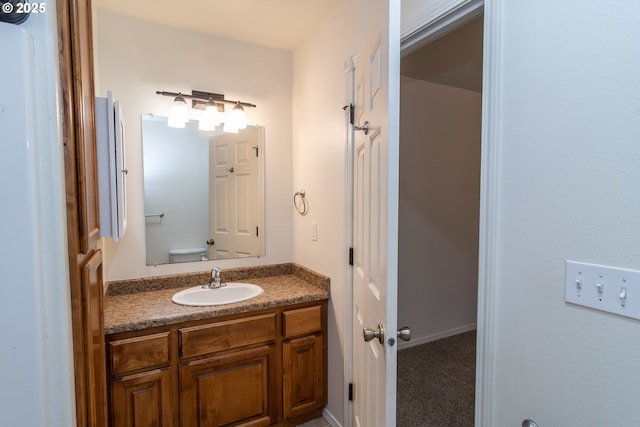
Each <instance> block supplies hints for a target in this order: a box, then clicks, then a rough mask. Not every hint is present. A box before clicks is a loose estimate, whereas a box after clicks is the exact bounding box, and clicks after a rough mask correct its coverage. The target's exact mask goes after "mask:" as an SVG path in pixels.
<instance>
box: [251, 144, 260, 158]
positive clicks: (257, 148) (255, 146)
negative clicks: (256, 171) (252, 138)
mask: <svg viewBox="0 0 640 427" xmlns="http://www.w3.org/2000/svg"><path fill="white" fill-rule="evenodd" d="M251 148H253V149H254V150H256V157H258V150H260V147H258V146H257V145H254V146H253V147H251Z"/></svg>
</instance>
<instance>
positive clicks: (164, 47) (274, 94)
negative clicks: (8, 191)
mask: <svg viewBox="0 0 640 427" xmlns="http://www.w3.org/2000/svg"><path fill="white" fill-rule="evenodd" d="M97 26H98V28H97V32H98V37H97V38H98V46H97V51H98V76H99V79H100V80H99V82H98V83H99V94H100V95H101V96H105V94H106V91H107V90H111V91H113V94H114V97H115V99H118V100H120V101H121V103H122V108H123V111H124V114H125V121H126V135H125V136H126V152H127V168H128V170H129V174H128V180H127V202H128V215H129V217H128V218H129V223H128V227H127V232H126V235H125V237H124V238H123V239H122V240H121V241H120V242H118V243H116V244H114V243H113V242H111V240H110V238H106V239H103V246H104V253H105V279H106V280H115V279H123V278H134V277H143V276H153V275H162V274H174V273H181V272H188V271H204V270H207V269H209V268H211V267H213V266H214V265H215V266H219V267H221V268H228V267H235V266H243V265H260V264H273V263H279V262H289V261H291V260H292V258H293V255H292V227H291V220H292V208H291V195H292V187H291V182H292V159H291V153H292V148H291V125H292V124H291V120H292V119H291V102H292V100H291V93H292V87H291V78H292V65H291V53H290V52H286V51H281V50H276V49H269V48H263V47H259V46H254V45H248V44H244V43H238V42H233V41H230V40H226V39H220V38H216V37H212V36H208V35H203V34H199V33H194V32H189V31H185V30H180V29H176V28H172V27H168V26H164V25H159V24H153V23H149V22H144V21H140V20H136V19H133V18H128V17H124V16H121V15H117V14H113V13H110V12H105V11H98V18H97ZM192 89H196V90H204V91H209V92H217V93H224V94H225V96H226V97H227V98H228V99H241V100H243V101H249V102H252V103H254V104H256V105H257V108H254V109H247V118H248V122H249V123H254V124H260V125H263V126H265V127H266V132H265V134H266V137H265V175H266V179H265V181H266V185H265V187H266V190H265V200H266V256H264V257H261V258H246V259H239V260H222V261H208V262H197V263H182V264H171V265H159V266H157V267H153V266H146V262H145V234H144V233H145V223H144V206H143V180H142V151H141V150H142V147H141V119H140V115H141V114H147V113H153V114H158V115H164V116H166V115H167V114H168V112H169V108H170V104H171V99H170V98H168V97H161V96H159V95H156V94H155V91H156V90H166V91H171V92H178V91H181V92H184V93H190V92H191V90H192ZM203 242H204V240H203Z"/></svg>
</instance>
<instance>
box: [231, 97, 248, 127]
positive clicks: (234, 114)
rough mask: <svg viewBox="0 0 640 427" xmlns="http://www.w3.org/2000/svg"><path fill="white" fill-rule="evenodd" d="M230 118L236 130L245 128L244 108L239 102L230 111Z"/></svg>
mask: <svg viewBox="0 0 640 427" xmlns="http://www.w3.org/2000/svg"><path fill="white" fill-rule="evenodd" d="M231 118H232V119H231V120H232V121H233V123H234V124H235V127H236V128H238V129H245V128H246V127H247V116H246V115H245V114H244V108H242V105H240V103H239V102H238V103H236V105H235V106H234V107H233V110H231Z"/></svg>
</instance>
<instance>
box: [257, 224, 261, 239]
mask: <svg viewBox="0 0 640 427" xmlns="http://www.w3.org/2000/svg"><path fill="white" fill-rule="evenodd" d="M259 235H260V234H258V226H257V225H256V237H258V236H259Z"/></svg>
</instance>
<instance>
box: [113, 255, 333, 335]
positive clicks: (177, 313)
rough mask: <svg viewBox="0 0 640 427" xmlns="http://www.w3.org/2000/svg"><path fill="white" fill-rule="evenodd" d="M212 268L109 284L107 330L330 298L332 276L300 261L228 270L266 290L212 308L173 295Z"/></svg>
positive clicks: (225, 276)
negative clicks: (177, 300) (180, 301)
mask: <svg viewBox="0 0 640 427" xmlns="http://www.w3.org/2000/svg"><path fill="white" fill-rule="evenodd" d="M209 277H210V273H209V272H202V273H188V274H178V275H172V276H160V277H153V278H143V279H131V280H122V281H114V282H108V283H107V284H106V285H107V292H106V295H105V302H104V327H105V334H115V333H119V332H128V331H136V330H140V329H146V328H152V327H156V326H165V325H170V324H174V323H180V322H185V321H191V320H200V319H208V318H213V317H219V316H226V315H230V314H237V313H246V312H250V311H256V310H264V309H268V308H273V307H279V306H284V305H292V304H299V303H304V302H310V301H320V300H325V299H329V295H330V293H329V278H328V277H326V276H323V275H321V274H318V273H316V272H314V271H312V270H309V269H307V268H305V267H302V266H299V265H297V264H278V265H274V266H261V267H247V268H236V269H227V270H223V271H222V274H221V279H222V281H223V282H234V281H245V282H250V283H254V284H256V285H259V286H260V287H262V289H264V293H263V294H262V295H260V296H257V297H255V298H252V299H250V300H247V301H242V302H238V303H234V304H226V305H219V306H209V307H191V306H185V305H179V304H175V303H174V302H172V301H171V297H172V296H173V294H175V293H176V292H178V291H179V290H181V289H186V288H190V287H193V286H199V285H202V284H204V283H205V282H206V281H207V280H208V278H209Z"/></svg>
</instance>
